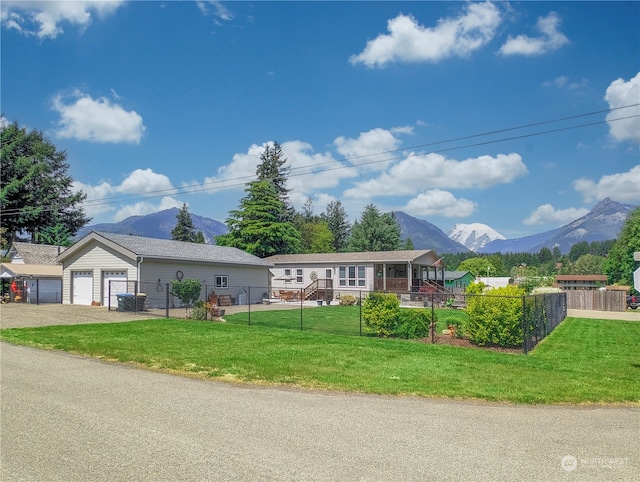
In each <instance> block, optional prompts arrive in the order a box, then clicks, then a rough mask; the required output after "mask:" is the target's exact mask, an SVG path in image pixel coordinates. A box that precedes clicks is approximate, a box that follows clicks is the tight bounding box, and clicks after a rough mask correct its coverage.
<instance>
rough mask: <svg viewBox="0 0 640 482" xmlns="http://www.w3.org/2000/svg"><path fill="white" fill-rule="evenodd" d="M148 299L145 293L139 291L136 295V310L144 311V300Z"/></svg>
mask: <svg viewBox="0 0 640 482" xmlns="http://www.w3.org/2000/svg"><path fill="white" fill-rule="evenodd" d="M146 299H147V295H146V294H145V293H138V294H137V295H136V311H144V302H145V300H146Z"/></svg>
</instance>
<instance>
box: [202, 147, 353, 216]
mask: <svg viewBox="0 0 640 482" xmlns="http://www.w3.org/2000/svg"><path fill="white" fill-rule="evenodd" d="M269 144H271V143H269ZM266 145H267V143H263V144H261V145H257V144H253V145H251V147H249V149H248V150H247V152H246V153H239V154H235V155H234V156H233V159H232V161H231V163H230V164H227V165H225V166H222V167H220V168H218V172H217V174H216V175H214V176H209V177H206V178H205V179H204V182H203V184H202V188H204V189H210V190H212V192H215V191H217V190H221V189H238V190H243V189H244V188H245V184H246V183H247V182H250V181H253V180H255V179H256V168H257V167H258V164H259V163H260V162H261V161H260V156H261V155H262V153H263V152H264V149H265V146H266ZM281 147H282V151H283V153H284V157H285V158H286V159H287V161H288V162H287V166H289V167H290V168H291V172H290V174H289V179H288V183H287V187H288V188H289V189H291V190H292V192H291V194H290V197H291V201H292V203H293V204H294V206H298V204H299V206H300V207H301V206H302V204H303V203H304V200H305V199H306V198H307V197H308V196H309V195H310V194H311V193H313V192H314V191H315V190H316V189H326V188H331V187H335V186H337V185H338V184H339V183H340V180H341V179H343V178H345V177H355V176H357V171H356V169H355V168H353V167H351V166H349V165H348V164H345V163H344V162H341V161H338V160H336V159H335V158H334V157H333V156H332V155H331V154H329V153H316V152H314V150H313V146H311V144H309V143H306V142H303V141H297V140H296V141H287V142H284V143H282V144H281Z"/></svg>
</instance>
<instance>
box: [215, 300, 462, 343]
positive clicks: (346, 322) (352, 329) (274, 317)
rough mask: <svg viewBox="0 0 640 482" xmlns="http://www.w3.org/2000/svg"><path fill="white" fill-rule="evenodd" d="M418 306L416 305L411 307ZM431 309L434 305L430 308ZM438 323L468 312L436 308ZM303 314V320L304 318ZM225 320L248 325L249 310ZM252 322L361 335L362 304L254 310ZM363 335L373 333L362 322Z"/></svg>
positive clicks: (444, 324)
mask: <svg viewBox="0 0 640 482" xmlns="http://www.w3.org/2000/svg"><path fill="white" fill-rule="evenodd" d="M407 309H415V308H407ZM428 310H429V311H431V309H430V308H428ZM436 313H437V317H438V322H437V323H436V327H437V330H438V332H439V333H440V332H441V331H442V330H443V329H445V328H447V326H448V324H449V323H450V322H451V320H453V319H457V320H461V319H462V318H465V317H466V316H467V315H466V313H465V312H464V311H462V310H452V309H447V310H436ZM301 316H302V320H301ZM224 319H225V320H226V321H227V322H228V323H233V324H238V325H248V324H249V315H248V313H246V312H245V313H236V314H233V315H227V316H225V317H224ZM250 321H251V325H252V326H260V327H268V328H286V329H293V330H300V329H301V328H302V330H304V331H317V332H322V333H333V334H337V335H360V333H361V330H360V307H359V306H335V307H334V306H332V307H330V308H329V307H325V308H318V309H316V308H314V309H305V310H303V314H302V315H301V313H300V310H279V311H278V310H274V311H258V312H252V313H251V320H250ZM362 334H363V335H365V336H366V335H370V333H369V332H368V331H367V328H366V326H364V321H363V322H362Z"/></svg>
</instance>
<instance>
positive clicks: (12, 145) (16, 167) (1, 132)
mask: <svg viewBox="0 0 640 482" xmlns="http://www.w3.org/2000/svg"><path fill="white" fill-rule="evenodd" d="M0 146H1V147H0V171H1V172H2V178H1V183H0V210H1V211H2V226H3V227H4V228H6V229H7V237H8V238H9V240H10V241H12V240H15V239H16V236H17V235H18V234H19V233H21V232H22V233H28V234H29V235H30V236H31V239H32V240H33V241H35V240H36V239H37V238H38V233H39V232H41V231H46V230H48V229H56V230H58V231H59V232H62V231H65V232H66V233H67V234H68V235H69V236H74V235H75V234H76V233H77V232H78V230H79V229H80V228H81V227H83V226H84V225H85V224H87V223H88V222H89V221H90V220H91V219H90V218H88V217H86V216H85V214H84V211H83V210H82V208H81V207H80V205H81V203H82V202H83V201H84V200H85V199H86V195H85V194H83V193H82V191H78V192H76V193H73V192H72V191H71V187H72V184H73V179H72V178H71V176H69V175H68V173H67V171H68V169H69V165H68V164H67V162H66V159H67V153H66V152H65V151H57V150H56V147H55V146H54V145H53V144H52V143H51V142H50V141H49V140H48V139H46V138H45V137H44V135H43V134H42V132H40V131H38V130H32V131H31V132H27V130H26V129H24V128H21V127H20V126H18V123H17V122H14V123H12V124H6V125H5V124H2V125H0ZM58 225H59V226H58ZM56 226H58V227H57V228H56Z"/></svg>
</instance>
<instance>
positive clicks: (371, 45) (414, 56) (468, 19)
mask: <svg viewBox="0 0 640 482" xmlns="http://www.w3.org/2000/svg"><path fill="white" fill-rule="evenodd" d="M500 21H501V18H500V11H499V10H498V8H497V7H496V6H495V5H493V4H492V3H490V2H485V3H468V4H466V7H465V12H464V13H463V14H462V15H460V16H459V17H456V18H446V19H440V20H439V21H438V23H437V25H436V26H435V27H433V28H429V27H423V26H421V25H419V24H418V22H417V20H416V19H415V18H413V17H412V16H410V15H402V14H401V15H398V16H397V17H396V18H393V19H391V20H389V21H388V22H387V30H388V31H389V34H386V35H385V34H381V35H379V36H378V37H377V38H375V39H373V40H370V41H368V42H367V45H366V47H365V49H364V50H363V51H362V52H361V53H359V54H358V55H353V56H351V58H350V59H349V61H350V62H351V63H352V64H357V63H363V64H365V65H366V66H367V67H376V66H378V67H383V66H384V65H385V64H387V63H389V62H424V61H430V62H437V61H439V60H442V59H444V58H447V57H453V56H458V57H466V56H468V55H469V54H471V53H472V52H473V51H474V50H477V49H479V48H480V47H482V46H484V45H485V44H487V43H488V42H489V41H490V40H491V39H492V38H493V37H494V35H495V31H496V29H497V27H498V25H500Z"/></svg>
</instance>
